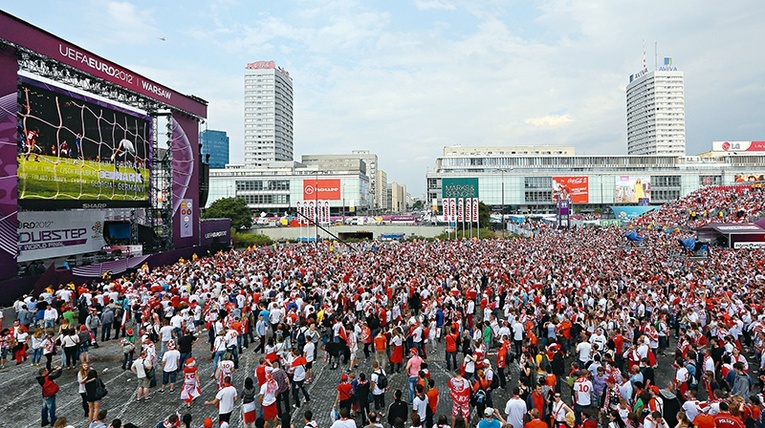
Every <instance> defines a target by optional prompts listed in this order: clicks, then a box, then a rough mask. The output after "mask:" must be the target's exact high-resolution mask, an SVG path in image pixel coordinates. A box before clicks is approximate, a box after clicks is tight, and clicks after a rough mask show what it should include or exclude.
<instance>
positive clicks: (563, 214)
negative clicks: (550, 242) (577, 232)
mask: <svg viewBox="0 0 765 428" xmlns="http://www.w3.org/2000/svg"><path fill="white" fill-rule="evenodd" d="M556 214H557V215H556V219H557V221H558V228H569V227H570V226H571V200H569V199H559V200H558V202H557V210H556Z"/></svg>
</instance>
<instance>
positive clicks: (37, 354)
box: [32, 348, 43, 364]
mask: <svg viewBox="0 0 765 428" xmlns="http://www.w3.org/2000/svg"><path fill="white" fill-rule="evenodd" d="M42 351H43V350H42V348H37V349H35V350H34V351H33V352H32V364H37V363H39V362H40V360H41V359H42Z"/></svg>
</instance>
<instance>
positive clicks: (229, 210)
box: [202, 198, 252, 230]
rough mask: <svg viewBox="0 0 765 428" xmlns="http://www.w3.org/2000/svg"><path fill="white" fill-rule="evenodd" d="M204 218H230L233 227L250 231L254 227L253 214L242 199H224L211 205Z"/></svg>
mask: <svg viewBox="0 0 765 428" xmlns="http://www.w3.org/2000/svg"><path fill="white" fill-rule="evenodd" d="M202 218H230V219H231V227H233V228H235V229H237V230H240V229H249V228H251V227H252V212H250V209H249V208H247V202H245V200H244V199H242V198H223V199H218V200H217V201H215V202H213V203H212V204H210V207H209V208H207V209H206V210H205V213H204V214H203V215H202Z"/></svg>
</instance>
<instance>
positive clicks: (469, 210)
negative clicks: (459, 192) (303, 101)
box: [465, 198, 473, 223]
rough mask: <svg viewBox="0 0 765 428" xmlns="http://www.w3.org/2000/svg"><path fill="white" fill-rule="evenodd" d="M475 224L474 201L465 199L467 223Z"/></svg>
mask: <svg viewBox="0 0 765 428" xmlns="http://www.w3.org/2000/svg"><path fill="white" fill-rule="evenodd" d="M472 222H473V199H472V198H466V199H465V223H472Z"/></svg>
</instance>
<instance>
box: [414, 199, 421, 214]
mask: <svg viewBox="0 0 765 428" xmlns="http://www.w3.org/2000/svg"><path fill="white" fill-rule="evenodd" d="M422 206H423V202H422V199H417V200H416V201H414V205H412V209H413V210H417V211H419V210H421V209H422Z"/></svg>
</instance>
